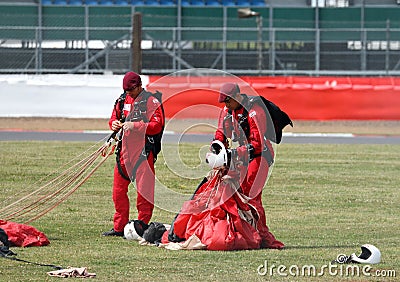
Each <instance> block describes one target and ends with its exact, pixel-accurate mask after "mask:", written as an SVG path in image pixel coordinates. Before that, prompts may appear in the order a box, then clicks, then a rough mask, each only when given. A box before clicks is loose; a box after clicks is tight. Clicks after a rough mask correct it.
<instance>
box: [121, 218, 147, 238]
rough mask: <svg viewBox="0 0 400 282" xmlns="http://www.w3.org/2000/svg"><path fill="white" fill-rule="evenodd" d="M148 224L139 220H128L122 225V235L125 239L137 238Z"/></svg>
mask: <svg viewBox="0 0 400 282" xmlns="http://www.w3.org/2000/svg"><path fill="white" fill-rule="evenodd" d="M147 228H148V225H147V224H146V223H144V222H143V221H141V220H130V221H129V222H128V223H127V224H126V225H125V227H124V236H125V239H127V240H139V237H142V236H143V233H144V231H145V230H146V229H147Z"/></svg>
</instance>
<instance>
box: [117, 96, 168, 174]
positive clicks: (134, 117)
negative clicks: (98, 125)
mask: <svg viewBox="0 0 400 282" xmlns="http://www.w3.org/2000/svg"><path fill="white" fill-rule="evenodd" d="M140 95H143V99H142V100H141V101H139V102H134V104H133V110H131V113H130V114H129V115H128V116H127V117H125V115H124V110H123V109H124V104H125V99H126V92H124V93H122V94H121V95H120V96H119V98H118V99H117V100H116V101H115V105H114V108H115V109H116V113H117V118H118V120H119V121H120V122H125V121H141V120H142V121H143V122H148V119H147V116H146V114H147V101H148V99H149V98H150V97H152V96H153V97H155V98H156V99H157V100H158V101H159V102H160V104H161V111H162V115H163V118H164V119H165V113H164V107H163V103H162V93H161V92H159V91H156V92H155V93H151V92H148V91H145V90H144V91H143V93H141V94H140ZM117 105H118V108H117ZM163 133H164V126H163V127H162V129H161V132H160V133H158V134H155V135H146V142H145V148H144V151H145V154H142V156H148V154H149V153H150V152H152V153H153V156H154V162H155V161H156V160H157V155H158V153H160V151H161V139H162V136H163ZM121 138H122V136H121ZM121 145H122V142H119V143H118V147H117V149H116V150H115V154H116V159H117V164H118V171H119V173H120V174H121V175H122V177H123V178H125V179H127V180H131V181H133V180H134V179H131V178H130V177H129V176H128V175H125V173H124V172H123V170H122V168H121V163H120V153H121ZM143 160H145V158H141V159H139V160H138V162H137V164H136V165H135V167H134V168H133V171H132V176H134V175H135V173H136V172H135V171H136V169H137V168H138V167H139V165H140V163H141V161H143Z"/></svg>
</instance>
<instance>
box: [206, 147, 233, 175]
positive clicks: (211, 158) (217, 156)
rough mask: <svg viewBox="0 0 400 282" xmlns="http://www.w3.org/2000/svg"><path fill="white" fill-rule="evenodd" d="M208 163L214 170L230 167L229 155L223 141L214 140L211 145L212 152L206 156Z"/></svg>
mask: <svg viewBox="0 0 400 282" xmlns="http://www.w3.org/2000/svg"><path fill="white" fill-rule="evenodd" d="M206 163H208V165H209V166H210V167H211V168H214V169H219V168H221V167H223V166H227V165H228V153H227V152H226V149H225V146H224V144H222V142H221V141H218V140H214V141H213V142H212V143H211V152H208V153H207V154H206Z"/></svg>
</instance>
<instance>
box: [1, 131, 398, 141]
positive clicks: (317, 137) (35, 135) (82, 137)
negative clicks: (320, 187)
mask: <svg viewBox="0 0 400 282" xmlns="http://www.w3.org/2000/svg"><path fill="white" fill-rule="evenodd" d="M110 133H111V132H110ZM110 133H108V132H104V131H72V132H71V131H26V130H21V131H15V130H0V141H30V140H34V141H88V142H89V141H90V142H98V141H101V140H105V139H106V138H107V136H109V135H110ZM212 139H213V135H211V134H181V133H175V132H166V133H165V134H164V136H163V142H165V143H179V142H188V143H206V144H208V143H210V142H211V140H212ZM285 143H287V144H400V136H381V135H354V134H347V133H344V134H340V133H339V134H337V133H334V134H329V133H308V134H306V133H304V134H301V133H300V134H295V133H289V134H285V133H284V135H283V138H282V143H281V144H285Z"/></svg>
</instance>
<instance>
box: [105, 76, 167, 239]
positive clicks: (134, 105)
mask: <svg viewBox="0 0 400 282" xmlns="http://www.w3.org/2000/svg"><path fill="white" fill-rule="evenodd" d="M123 89H124V93H123V94H122V95H121V96H120V97H119V98H118V99H117V101H116V102H115V106H114V109H113V112H112V115H111V118H110V120H109V126H110V128H111V130H113V131H119V130H121V129H122V136H123V137H122V142H119V144H120V146H121V147H120V148H118V149H117V162H116V165H115V167H114V181H113V192H112V199H113V202H114V207H115V214H114V227H113V228H112V229H111V230H110V231H107V232H104V233H103V235H104V236H123V235H124V232H123V231H124V227H125V225H126V224H127V223H128V221H129V210H130V203H129V197H128V186H129V184H130V183H131V182H133V181H134V180H136V189H137V200H136V208H137V211H138V219H139V220H142V221H143V222H145V223H148V222H149V221H150V219H151V217H152V214H153V209H154V186H155V170H154V162H155V160H156V157H157V153H158V152H159V150H160V142H161V137H162V133H163V129H164V113H163V109H162V106H161V103H160V101H159V100H158V99H157V98H156V97H155V96H154V95H153V94H152V93H150V92H147V91H146V90H145V89H144V88H143V87H142V81H141V78H140V76H139V75H138V74H137V73H134V72H127V73H126V74H125V76H124V78H123Z"/></svg>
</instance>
